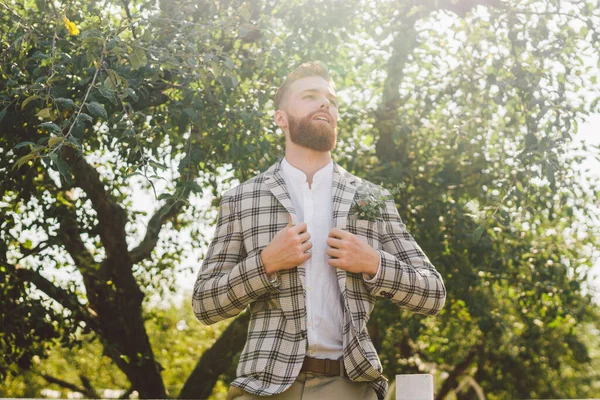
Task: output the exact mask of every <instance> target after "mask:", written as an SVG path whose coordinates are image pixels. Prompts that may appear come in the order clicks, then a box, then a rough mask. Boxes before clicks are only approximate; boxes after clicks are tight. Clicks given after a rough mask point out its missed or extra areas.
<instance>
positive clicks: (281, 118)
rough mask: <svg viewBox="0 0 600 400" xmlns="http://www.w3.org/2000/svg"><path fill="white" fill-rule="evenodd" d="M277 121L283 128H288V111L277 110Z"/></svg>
mask: <svg viewBox="0 0 600 400" xmlns="http://www.w3.org/2000/svg"><path fill="white" fill-rule="evenodd" d="M274 119H275V123H276V124H277V126H278V127H280V128H281V129H284V130H285V129H287V127H288V118H287V113H286V112H285V111H283V110H277V111H275V118H274Z"/></svg>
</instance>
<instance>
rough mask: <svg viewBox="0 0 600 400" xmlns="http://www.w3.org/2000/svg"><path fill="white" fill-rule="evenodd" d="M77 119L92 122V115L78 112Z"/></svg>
mask: <svg viewBox="0 0 600 400" xmlns="http://www.w3.org/2000/svg"><path fill="white" fill-rule="evenodd" d="M77 120H78V121H82V122H93V121H94V120H93V119H92V117H90V116H89V115H88V114H86V113H81V114H79V116H77Z"/></svg>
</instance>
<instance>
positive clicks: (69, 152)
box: [63, 146, 129, 258]
mask: <svg viewBox="0 0 600 400" xmlns="http://www.w3.org/2000/svg"><path fill="white" fill-rule="evenodd" d="M63 158H64V159H65V161H66V162H67V163H68V164H69V166H70V167H71V172H72V173H73V176H74V177H75V184H76V185H77V186H78V187H80V188H81V189H83V191H84V192H85V194H86V195H87V197H88V198H89V199H90V201H91V202H92V206H93V207H94V210H96V212H97V213H98V233H99V235H100V239H101V240H102V244H103V246H104V248H105V250H106V255H107V258H112V257H128V254H129V252H128V251H127V240H126V236H127V235H126V233H125V224H126V223H127V215H126V212H125V210H124V209H123V208H122V207H121V206H120V205H119V204H117V202H116V201H115V200H114V199H113V198H112V196H111V195H110V194H109V192H108V191H107V190H106V188H105V187H104V183H102V181H101V180H100V174H99V173H98V171H96V169H95V168H94V167H92V166H91V165H90V164H89V163H88V162H87V161H86V160H85V158H84V157H83V156H82V155H79V154H76V152H75V150H74V149H73V148H71V147H67V146H65V147H64V150H63Z"/></svg>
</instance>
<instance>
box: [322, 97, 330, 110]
mask: <svg viewBox="0 0 600 400" xmlns="http://www.w3.org/2000/svg"><path fill="white" fill-rule="evenodd" d="M330 105H331V102H330V101H329V99H328V98H327V97H325V98H323V100H322V101H321V108H326V109H328V110H329V106H330Z"/></svg>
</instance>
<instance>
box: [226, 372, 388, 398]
mask: <svg viewBox="0 0 600 400" xmlns="http://www.w3.org/2000/svg"><path fill="white" fill-rule="evenodd" d="M233 399H235V400H261V399H265V397H262V396H256V395H254V394H250V393H248V392H246V391H244V390H242V389H240V388H238V387H235V386H230V387H229V392H227V400H233ZM337 399H340V400H377V394H376V393H375V391H374V390H373V388H372V387H371V386H370V385H369V384H368V383H366V382H352V381H351V380H350V379H348V378H344V377H341V376H324V375H321V374H315V373H312V372H301V373H300V375H298V378H296V380H295V381H294V383H293V384H292V386H290V387H289V388H288V389H287V390H286V391H285V392H282V393H279V394H276V395H274V396H271V397H269V400H337Z"/></svg>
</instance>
